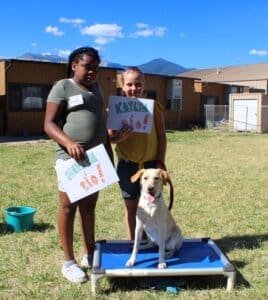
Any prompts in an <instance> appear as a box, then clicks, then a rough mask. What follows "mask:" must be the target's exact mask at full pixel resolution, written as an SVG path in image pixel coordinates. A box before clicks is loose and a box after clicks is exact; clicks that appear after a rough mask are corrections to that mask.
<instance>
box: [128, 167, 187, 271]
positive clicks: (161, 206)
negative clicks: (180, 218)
mask: <svg viewBox="0 0 268 300" xmlns="http://www.w3.org/2000/svg"><path fill="white" fill-rule="evenodd" d="M165 176H167V173H166V172H165V171H164V170H161V169H146V170H140V171H139V172H137V174H135V175H134V176H133V177H134V181H135V180H137V179H139V178H140V177H141V181H140V182H141V196H140V199H139V204H138V208H137V213H136V230H135V240H134V245H133V251H132V254H131V257H130V259H129V260H128V261H127V263H126V266H127V267H131V266H133V265H134V263H135V261H136V256H137V253H138V249H139V245H140V242H141V238H142V232H143V231H145V232H146V234H147V236H148V237H149V241H150V242H151V243H149V246H150V244H152V243H155V244H157V245H158V246H159V263H158V268H166V262H165V257H167V258H169V257H172V256H173V255H174V253H175V251H176V250H178V249H179V248H180V247H181V245H182V240H183V237H182V234H181V230H180V228H179V227H178V226H177V225H176V223H175V221H174V219H173V217H172V215H171V213H170V211H169V210H168V208H167V206H166V204H165V201H164V199H163V195H162V188H163V184H165ZM165 250H168V251H167V252H166V251H165Z"/></svg>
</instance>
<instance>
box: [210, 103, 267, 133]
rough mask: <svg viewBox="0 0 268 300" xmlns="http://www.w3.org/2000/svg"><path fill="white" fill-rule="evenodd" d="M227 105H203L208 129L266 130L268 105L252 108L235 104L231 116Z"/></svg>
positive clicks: (263, 131)
mask: <svg viewBox="0 0 268 300" xmlns="http://www.w3.org/2000/svg"><path fill="white" fill-rule="evenodd" d="M229 113H230V111H229V105H212V104H210V105H209V104H207V105H205V125H206V128H208V129H209V130H234V131H246V132H247V131H250V132H262V133H266V132H268V105H262V106H261V107H259V108H252V107H250V106H247V105H239V106H236V109H235V111H233V112H232V116H230V115H229Z"/></svg>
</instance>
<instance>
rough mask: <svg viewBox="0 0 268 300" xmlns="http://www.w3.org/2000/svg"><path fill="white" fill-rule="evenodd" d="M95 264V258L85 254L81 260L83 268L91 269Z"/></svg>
mask: <svg viewBox="0 0 268 300" xmlns="http://www.w3.org/2000/svg"><path fill="white" fill-rule="evenodd" d="M92 263H93V256H92V255H87V254H85V255H84V256H83V258H82V260H81V266H82V267H83V268H87V269H91V268H92Z"/></svg>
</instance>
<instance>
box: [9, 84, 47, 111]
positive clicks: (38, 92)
mask: <svg viewBox="0 0 268 300" xmlns="http://www.w3.org/2000/svg"><path fill="white" fill-rule="evenodd" d="M51 87H52V85H48V84H47V85H37V84H20V83H10V84H9V85H8V96H9V111H13V112H16V111H44V110H45V104H46V99H47V96H48V93H49V91H50V89H51Z"/></svg>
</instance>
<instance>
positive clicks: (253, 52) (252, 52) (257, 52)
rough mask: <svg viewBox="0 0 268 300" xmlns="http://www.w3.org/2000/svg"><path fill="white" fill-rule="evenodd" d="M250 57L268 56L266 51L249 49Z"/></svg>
mask: <svg viewBox="0 0 268 300" xmlns="http://www.w3.org/2000/svg"><path fill="white" fill-rule="evenodd" d="M249 54H250V55H257V56H266V55H268V50H256V49H251V50H250V51H249Z"/></svg>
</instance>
